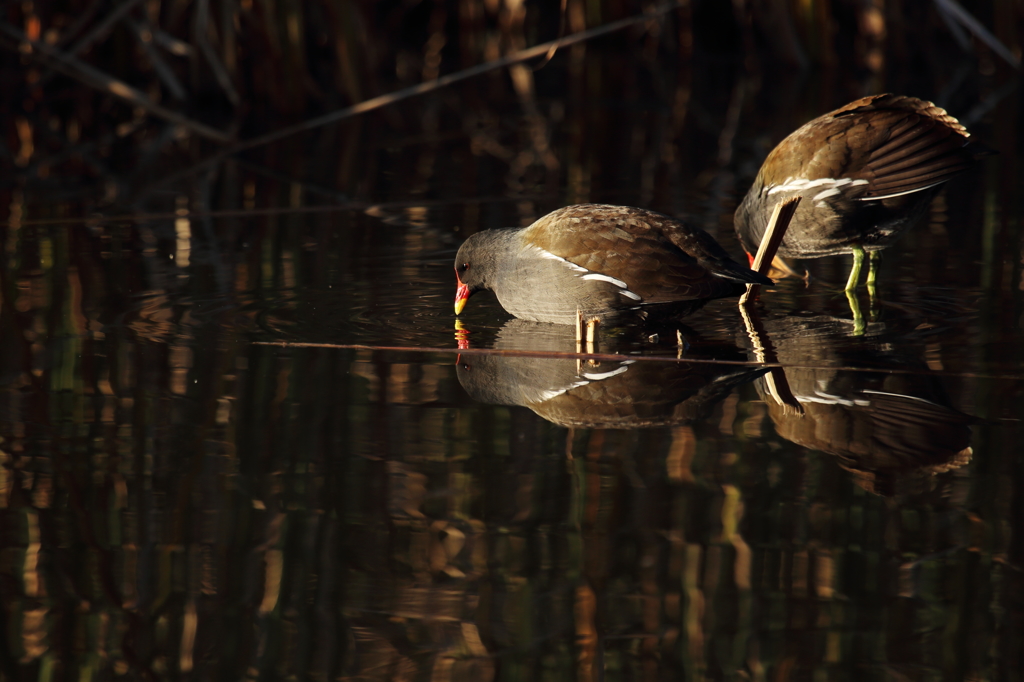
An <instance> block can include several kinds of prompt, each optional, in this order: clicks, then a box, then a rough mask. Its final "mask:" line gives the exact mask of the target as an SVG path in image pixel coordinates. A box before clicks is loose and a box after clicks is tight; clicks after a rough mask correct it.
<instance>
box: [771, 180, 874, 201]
mask: <svg viewBox="0 0 1024 682" xmlns="http://www.w3.org/2000/svg"><path fill="white" fill-rule="evenodd" d="M866 184H868V181H867V180H863V179H861V180H854V179H853V178H839V179H838V180H836V179H835V178H818V179H817V180H807V179H806V178H795V179H794V178H786V179H785V180H784V181H783V182H782V184H781V185H772V186H771V187H769V188H768V194H778V193H779V192H803V191H804V190H808V189H811V188H812V187H825V188H827V189H834V188H838V187H846V186H847V185H850V186H851V187H856V186H858V185H866ZM830 196H831V195H830ZM815 199H817V197H815Z"/></svg>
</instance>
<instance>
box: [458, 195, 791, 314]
mask: <svg viewBox="0 0 1024 682" xmlns="http://www.w3.org/2000/svg"><path fill="white" fill-rule="evenodd" d="M455 276H456V280H457V282H458V289H457V291H456V294H455V314H456V315H457V314H459V313H461V312H462V309H463V308H464V307H465V305H466V300H467V299H468V298H469V297H470V296H472V295H473V294H474V293H476V292H477V291H480V290H482V289H490V290H491V291H493V292H494V293H495V295H496V296H497V297H498V302H499V303H501V305H502V307H503V308H504V309H505V310H507V311H508V312H509V313H511V314H512V315H514V316H516V317H519V318H522V319H524V320H532V321H534V322H554V323H558V324H574V323H575V322H576V318H577V311H580V312H582V313H583V316H584V317H585V318H587V319H589V320H595V319H596V320H600V321H602V322H604V321H608V320H612V319H621V318H624V317H628V316H636V317H638V318H640V319H645V318H647V317H648V316H649V315H651V314H652V313H655V312H657V313H668V314H673V315H683V314H688V313H690V312H693V311H694V310H696V309H697V308H699V307H701V306H702V305H704V304H705V303H706V302H707V301H709V300H711V299H713V298H720V297H723V296H735V295H739V294H740V293H742V292H743V291H744V285H746V284H766V285H771V284H772V283H773V282H772V281H771V280H770V279H768V278H767V277H765V276H764V275H760V274H758V273H756V272H754V271H753V270H750V269H748V268H746V267H744V266H743V265H740V264H739V263H737V262H736V261H734V260H733V259H732V258H731V257H730V256H729V254H728V253H726V251H725V249H723V248H722V247H721V246H720V245H719V244H718V242H716V241H715V240H714V238H712V237H711V235H709V234H708V233H706V232H704V231H703V230H701V229H699V228H696V227H692V226H690V225H688V224H686V223H684V222H681V221H679V220H676V219H674V218H669V217H668V216H665V215H662V214H660V213H655V212H653V211H646V210H644V209H641V208H630V207H628V206H606V205H602V204H580V205H576V206H567V207H565V208H560V209H558V210H557V211H554V212H552V213H549V214H548V215H546V216H544V217H543V218H540V219H538V220H537V221H536V222H534V223H533V224H532V225H530V226H529V227H525V228H521V229H504V230H486V231H483V232H478V233H476V234H474V235H472V236H471V237H470V238H469V239H467V240H466V241H465V243H463V245H462V247H461V248H460V249H459V253H458V256H456V258H455Z"/></svg>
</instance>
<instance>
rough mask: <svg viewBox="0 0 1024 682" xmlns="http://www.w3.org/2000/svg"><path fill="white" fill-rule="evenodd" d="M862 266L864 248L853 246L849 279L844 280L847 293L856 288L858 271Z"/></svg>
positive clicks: (858, 245) (858, 277) (857, 245)
mask: <svg viewBox="0 0 1024 682" xmlns="http://www.w3.org/2000/svg"><path fill="white" fill-rule="evenodd" d="M863 265H864V247H863V246H861V245H860V244H854V245H853V268H851V269H850V279H848V280H846V289H845V290H844V291H846V292H847V293H849V292H851V291H853V290H854V289H856V288H857V280H859V279H860V269H861V267H862V266H863Z"/></svg>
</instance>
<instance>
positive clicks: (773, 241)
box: [740, 197, 800, 306]
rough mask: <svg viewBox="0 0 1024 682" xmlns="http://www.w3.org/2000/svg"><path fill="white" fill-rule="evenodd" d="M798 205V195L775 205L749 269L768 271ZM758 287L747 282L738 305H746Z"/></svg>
mask: <svg viewBox="0 0 1024 682" xmlns="http://www.w3.org/2000/svg"><path fill="white" fill-rule="evenodd" d="M799 205H800V197H790V198H789V199H786V200H785V201H780V202H779V203H778V204H776V205H775V210H774V211H772V217H771V219H770V220H769V221H768V229H767V230H765V233H764V236H763V237H762V238H761V245H760V246H759V247H757V255H756V256H754V264H753V265H752V266H751V268H750V269H751V270H753V271H755V272H757V273H758V274H760V275H765V274H767V273H768V270H769V269H770V268H771V266H772V261H773V260H775V254H776V253H777V252H778V250H779V245H780V244H782V238H783V237H785V236H786V229H787V228H788V227H789V223H790V221H791V220H793V214H794V213H796V207H797V206H799ZM760 288H761V285H760V284H748V285H747V290H746V291H745V292H743V295H742V296H740V306H743V305H746V303H747V302H748V301H749V300H750V299H751V298H752V297H754V296H756V294H757V292H758V290H759V289H760Z"/></svg>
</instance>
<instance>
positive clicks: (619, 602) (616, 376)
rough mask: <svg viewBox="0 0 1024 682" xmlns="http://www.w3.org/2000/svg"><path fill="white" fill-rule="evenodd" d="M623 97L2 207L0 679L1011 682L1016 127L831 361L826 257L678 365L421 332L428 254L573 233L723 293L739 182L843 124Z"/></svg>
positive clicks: (332, 138)
mask: <svg viewBox="0 0 1024 682" xmlns="http://www.w3.org/2000/svg"><path fill="white" fill-rule="evenodd" d="M622 59H623V58H622V57H621V55H617V54H616V53H614V52H612V53H610V54H607V55H606V54H603V53H601V52H600V51H598V50H596V49H594V50H592V51H591V52H589V53H586V52H582V51H581V52H574V53H573V54H572V55H568V56H560V57H558V58H557V60H564V62H559V61H557V60H556V61H555V62H554V63H553V65H552V67H551V68H552V69H553V70H555V71H554V73H555V74H564V73H567V72H568V73H569V74H570V75H573V72H572V71H571V70H572V69H573V68H579V69H583V70H584V71H586V73H584V72H583V71H581V72H580V73H579V74H577V75H579V78H578V79H569V82H572V83H575V84H576V85H573V88H570V89H568V90H566V91H562V90H560V88H562V87H563V85H564V83H562V82H561V81H559V80H558V78H556V77H555V76H553V75H548V74H547V72H544V71H540V72H537V73H538V75H537V76H536V78H537V82H538V85H537V88H538V90H537V94H536V95H534V94H530V96H529V97H527V96H525V95H523V93H522V92H520V93H519V96H518V98H517V96H516V94H514V93H513V92H512V89H511V87H510V86H509V84H508V83H507V82H506V77H505V76H504V75H502V74H498V75H495V76H494V77H493V78H488V77H484V78H481V79H480V80H479V81H477V82H473V83H470V84H469V85H466V86H465V87H462V88H452V89H449V90H447V91H445V92H444V93H442V94H440V95H437V96H432V97H428V98H424V99H421V100H419V101H417V102H413V103H406V104H403V105H400V106H397V107H394V108H392V109H389V110H387V111H381V112H377V113H374V114H371V115H368V116H366V117H364V118H362V119H359V120H356V121H351V122H347V123H344V124H341V125H338V126H334V127H331V128H327V129H323V130H320V131H316V132H314V133H311V134H309V135H306V136H300V137H296V138H293V139H291V140H289V141H286V142H282V143H278V144H276V145H274V146H272V147H271V148H269V149H264V150H257V151H255V152H251V153H249V154H246V155H241V156H236V157H229V158H227V159H222V160H220V161H219V162H217V163H216V164H213V165H207V166H204V167H202V168H201V169H199V170H197V171H196V172H192V173H184V174H181V173H182V171H183V170H186V169H187V168H188V167H189V166H190V165H191V164H194V163H195V162H197V161H199V160H201V159H202V158H204V155H203V154H192V155H191V156H189V154H184V153H182V154H179V155H178V156H177V157H175V158H168V159H166V162H161V164H157V165H149V166H145V167H144V168H143V166H142V165H140V170H139V172H138V174H137V175H133V174H131V173H128V174H125V175H121V176H118V177H117V178H116V180H114V181H111V182H112V184H111V182H107V183H106V184H104V183H102V182H98V181H97V182H92V181H87V179H86V178H78V179H76V178H75V177H74V176H68V177H62V178H59V179H57V178H51V179H50V180H47V181H45V182H44V181H39V182H35V183H25V184H22V185H17V186H14V187H11V186H7V187H6V188H5V189H4V197H3V201H2V202H0V203H2V205H3V206H4V207H5V210H6V215H5V220H6V222H5V224H4V226H3V227H2V228H0V235H2V245H0V246H2V258H3V267H2V271H0V287H2V299H3V300H2V308H0V347H2V353H0V438H2V442H0V599H2V602H3V606H2V612H3V616H4V617H3V618H2V619H0V640H2V641H3V642H4V646H3V647H0V677H5V678H6V679H11V680H15V679H40V680H49V679H58V678H59V679H65V678H67V679H71V678H76V679H82V680H86V679H112V678H117V679H124V678H131V679H135V678H138V679H164V678H168V679H172V678H174V679H177V678H196V679H242V678H245V679H268V680H269V679H318V680H319V679H352V680H371V679H401V680H427V679H437V680H446V679H457V680H492V679H493V680H524V681H525V680H570V679H581V680H584V679H586V680H589V679H601V678H602V676H603V679H609V680H612V679H614V680H637V679H645V680H655V679H664V680H676V679H704V678H707V679H751V680H797V679H799V680H847V679H851V680H852V679H864V680H880V679H891V680H966V679H973V680H1003V679H1020V672H1019V670H1020V664H1021V663H1022V661H1024V650H1022V649H1024V647H1022V643H1024V543H1022V519H1024V509H1022V507H1024V459H1022V456H1021V443H1024V433H1022V429H1021V422H1020V419H1021V417H1022V414H1024V411H1022V397H1024V396H1022V389H1024V331H1022V324H1024V322H1022V321H1024V293H1022V289H1024V279H1022V272H1024V268H1022V256H1024V245H1022V242H1021V237H1022V230H1021V220H1022V215H1024V201H1022V195H1024V191H1022V190H1024V186H1022V183H1021V181H1020V176H1019V166H1020V162H1021V160H1022V158H1024V155H1022V149H1021V142H1020V139H1019V132H1020V130H1021V121H1022V114H1021V111H1022V110H1021V108H1020V98H1019V95H1018V94H1015V93H1013V94H1010V95H1008V96H1006V97H1004V98H1002V99H1000V100H997V101H996V102H995V104H994V105H993V106H991V107H989V108H988V109H987V110H985V111H983V112H981V113H980V115H979V116H978V117H977V119H976V120H973V121H971V123H970V127H971V129H972V131H973V132H974V133H975V135H977V136H978V137H979V139H982V140H984V141H986V142H987V143H988V144H990V145H991V146H992V147H994V148H996V149H998V150H999V151H1000V154H999V155H998V156H995V157H992V158H989V159H986V160H985V161H984V163H982V164H980V165H979V167H978V168H977V169H976V170H975V171H974V172H972V173H970V174H968V175H966V176H964V177H961V178H958V179H956V180H955V181H954V182H953V183H951V185H950V187H949V189H948V190H947V192H946V193H944V194H943V195H941V196H940V197H939V198H938V199H937V200H936V202H935V204H934V205H933V207H932V210H931V212H930V214H929V216H928V218H927V220H925V221H924V222H923V223H922V224H921V225H918V226H917V227H916V228H915V229H914V230H913V231H912V232H911V233H910V234H909V235H908V236H907V237H906V238H905V239H903V240H902V241H901V242H899V244H898V245H897V246H896V247H895V248H893V249H890V250H889V251H887V252H886V253H885V255H884V259H883V261H882V270H881V277H880V286H879V290H878V298H877V300H876V301H872V300H870V299H869V296H868V294H867V293H866V291H864V290H863V289H861V292H860V296H859V303H860V306H861V309H862V312H863V315H864V319H865V324H864V329H863V331H862V332H861V331H860V330H857V329H855V325H854V322H853V315H852V313H851V310H850V306H849V304H848V303H847V301H846V299H845V297H843V296H842V295H840V294H837V293H836V291H835V290H836V288H837V285H838V283H840V282H842V281H844V279H845V269H844V268H846V267H847V263H848V261H847V259H846V258H840V257H837V258H830V259H821V260H818V261H807V262H804V263H802V264H801V265H802V266H805V267H806V268H807V269H809V271H810V273H811V275H812V280H811V283H810V284H809V285H807V286H805V285H804V283H802V282H796V281H787V282H784V283H782V284H781V285H780V287H779V288H778V289H777V290H775V291H770V292H766V293H764V294H763V295H762V299H761V302H760V304H758V305H757V306H754V307H752V308H751V310H750V312H749V313H748V314H747V316H746V318H745V316H744V315H743V314H741V313H740V311H739V310H738V309H737V306H736V305H735V303H734V302H733V301H719V302H715V303H713V304H711V305H709V306H708V307H707V308H705V309H704V310H702V311H701V312H699V313H698V314H696V315H694V316H693V317H691V318H689V319H688V320H687V321H686V324H687V326H686V328H684V329H683V330H682V333H683V336H684V337H685V340H686V343H687V347H686V349H685V353H683V354H682V358H681V359H680V358H679V357H678V355H679V353H678V349H677V344H676V338H675V329H674V328H673V329H660V330H636V329H609V330H604V332H603V334H602V337H601V339H600V348H599V349H600V351H601V352H602V353H606V355H604V356H601V357H600V358H598V359H596V360H594V359H577V357H575V356H573V355H571V354H572V353H573V352H574V343H573V340H572V338H571V336H569V332H568V331H567V330H563V329H560V328H558V327H552V326H544V325H529V324H524V323H521V322H517V321H514V320H510V319H509V317H508V316H507V315H506V314H505V313H504V312H503V311H501V309H500V307H499V306H498V305H497V304H496V302H494V300H493V298H491V297H489V296H488V295H486V294H481V295H479V296H477V297H474V298H473V300H472V301H471V302H470V304H469V306H468V308H467V312H466V314H465V315H464V316H463V321H462V324H463V326H464V328H465V330H464V331H462V332H460V333H458V334H457V333H456V328H455V319H454V316H453V314H452V301H453V296H454V289H455V286H454V277H453V273H452V269H451V268H452V259H453V257H454V253H455V249H456V248H457V246H458V244H459V243H461V241H462V239H464V238H465V237H466V236H467V235H468V234H471V233H472V232H475V231H477V230H479V229H484V228H489V227H500V226H513V225H524V224H528V223H529V222H531V221H532V220H533V219H535V218H536V217H539V216H541V215H543V214H544V213H546V212H548V211H550V210H552V209H554V208H557V207H559V206H563V205H566V204H569V203H574V202H581V201H601V202H608V203H625V204H632V205H639V206H644V207H649V208H653V209H656V210H661V211H664V212H668V213H672V214H678V215H689V216H691V217H692V219H693V220H694V222H695V223H697V224H699V225H701V226H702V227H704V228H705V229H708V230H709V231H712V232H713V233H715V234H716V235H717V236H718V237H719V238H720V240H721V241H722V242H723V244H724V245H726V247H727V248H729V249H730V250H731V251H732V252H733V253H734V254H738V253H739V249H738V247H737V245H736V241H735V237H733V236H732V233H731V213H732V210H733V208H734V206H735V204H736V201H737V199H738V197H740V196H742V193H743V192H744V191H745V189H746V187H747V186H748V184H749V182H750V179H751V177H752V175H753V173H754V172H755V171H756V169H757V166H758V164H759V163H760V160H761V159H762V158H763V156H764V153H765V152H766V151H767V149H768V148H770V146H771V145H772V144H774V142H776V141H778V140H779V139H780V138H781V137H782V135H784V134H785V133H786V132H788V131H789V130H792V129H794V128H795V127H797V126H798V125H799V124H800V123H802V122H803V121H805V120H807V119H809V118H811V117H813V116H816V115H818V114H820V113H822V112H824V111H826V110H828V109H830V108H832V107H834V106H837V105H839V104H842V103H844V102H845V101H846V100H848V99H852V98H853V97H854V96H857V95H858V94H860V93H857V92H847V91H845V90H842V89H839V90H840V91H839V92H829V93H827V94H825V93H822V92H819V91H818V90H816V89H815V88H813V87H810V86H806V85H793V86H792V89H791V90H788V91H787V92H789V93H792V96H791V97H789V98H788V99H787V98H785V97H781V96H779V99H778V101H777V102H776V103H774V104H773V102H775V97H776V95H775V94H771V93H767V91H762V90H758V89H757V88H756V87H755V85H754V84H751V83H745V82H743V81H738V80H737V81H735V82H734V79H733V78H732V75H731V72H730V71H726V72H725V74H726V77H725V79H724V81H723V83H717V84H716V83H712V82H710V81H713V80H714V76H715V72H714V70H713V69H712V68H711V67H709V68H708V71H707V72H706V73H704V74H700V73H698V74H696V75H694V76H693V78H692V82H691V81H690V80H687V81H686V82H685V83H683V82H676V81H674V80H673V79H674V78H675V77H676V75H675V72H671V71H658V70H657V69H654V68H653V67H651V66H650V64H649V63H648V62H645V61H643V60H641V59H640V57H635V59H636V60H637V61H638V62H639V63H637V64H634V63H632V62H629V63H627V64H623V63H622ZM571 60H576V62H572V61H571ZM581 60H582V61H581ZM577 62H578V63H577ZM566 64H568V66H567V65H566ZM573 64H575V65H576V66H573ZM581 64H582V65H583V66H581ZM712 66H713V65H712ZM559 69H560V70H559ZM645 69H648V70H646V71H645ZM637 73H639V74H641V76H639V77H637V76H636V75H635V74H637ZM587 74H589V75H590V80H587ZM623 74H625V75H623ZM630 74H633V75H630ZM705 80H706V81H709V82H708V83H705ZM547 81H551V82H547ZM702 83H704V85H701V84H702ZM691 87H692V88H693V91H692V93H691ZM922 87H924V86H922ZM972 88H973V89H972ZM488 89H489V90H488ZM994 89H995V88H994V86H993V85H992V84H990V83H988V82H986V81H982V82H980V83H975V84H973V85H971V86H970V87H967V90H966V92H965V93H964V92H960V91H958V94H955V95H949V96H948V97H947V99H946V101H943V102H942V103H943V104H945V105H947V106H950V108H951V110H952V111H953V113H955V114H958V115H966V114H967V113H968V112H970V111H972V110H973V107H974V105H976V104H977V102H978V101H981V100H983V99H984V97H985V95H986V94H988V93H990V92H991V91H993V90H994ZM684 90H685V94H686V96H687V97H689V99H686V98H682V93H684ZM488 92H489V93H490V94H489V95H488V96H490V97H491V98H492V100H493V101H501V102H506V103H507V105H508V111H507V112H506V113H502V112H500V111H499V114H498V115H497V118H494V117H495V115H496V114H495V110H494V108H492V107H491V106H489V105H487V104H486V102H485V99H486V98H485V93H488ZM691 94H692V97H690V95H691ZM776 94H777V93H776ZM908 94H919V95H923V96H930V97H938V95H939V94H940V92H939V88H938V86H936V87H935V88H934V90H929V89H927V88H925V91H924V92H921V91H919V90H915V91H913V92H910V93H908ZM681 98H682V99H681ZM482 102H483V103H482ZM730 116H732V117H733V119H730ZM737 116H738V118H736V117H737ZM489 117H490V118H489ZM730 120H732V121H733V122H732V124H731V125H733V128H734V129H733V130H732V133H731V134H732V135H733V136H734V137H731V138H727V137H726V136H724V135H723V133H722V129H723V125H725V126H728V125H730V124H729V121H730ZM143 151H144V150H140V151H139V152H138V153H139V154H140V155H142V154H143ZM192 151H193V152H194V151H195V150H192ZM132 153H134V152H132ZM190 153H191V152H190ZM186 157H187V158H186ZM140 164H141V162H140ZM179 174H181V175H179ZM58 180H59V181H58ZM654 333H657V339H656V340H654V339H651V338H650V337H651V334H654ZM460 341H461V345H462V346H468V349H469V350H468V351H467V352H463V353H462V354H461V355H460V354H459V346H460ZM302 344H313V345H302ZM316 344H320V345H316ZM332 346H333V347H332ZM758 348H765V349H767V350H766V351H765V352H767V355H764V354H760V355H759V353H758V352H757V349H758ZM464 350H465V349H464ZM485 351H496V352H485ZM558 354H562V355H558ZM565 354H570V355H565ZM764 359H767V360H769V361H771V362H772V364H769V365H763V364H761V361H762V360H764Z"/></svg>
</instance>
